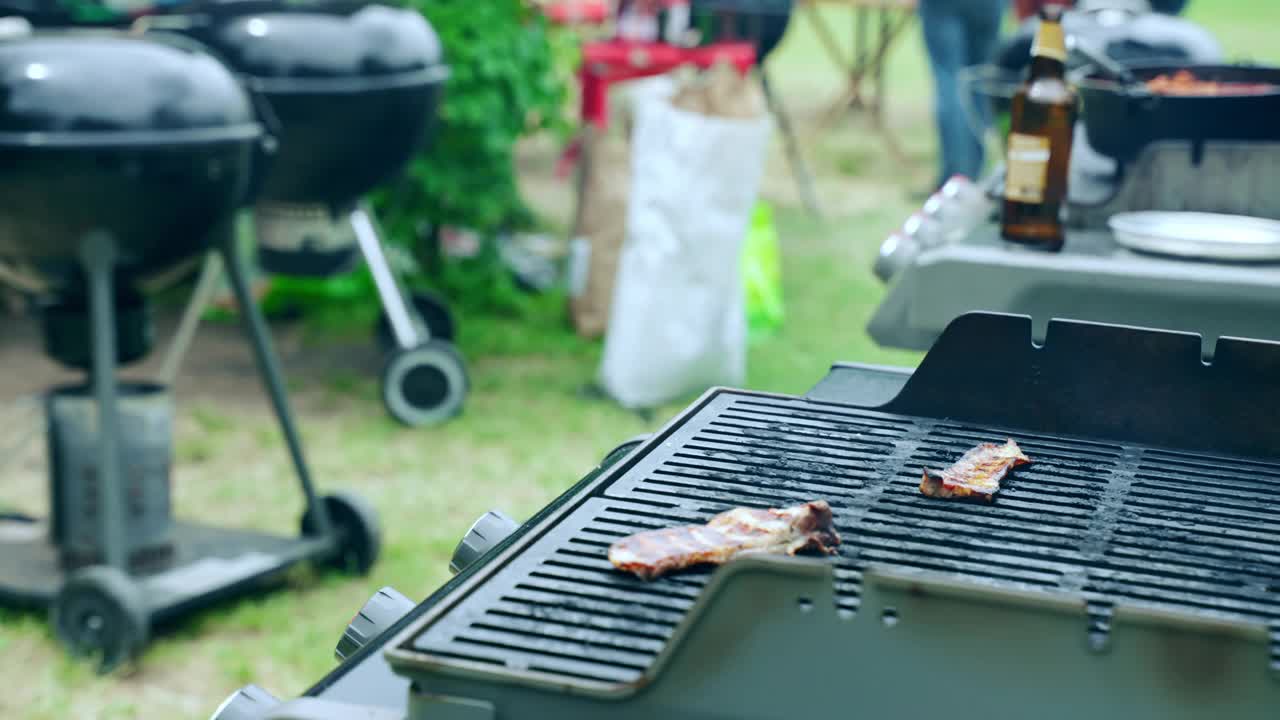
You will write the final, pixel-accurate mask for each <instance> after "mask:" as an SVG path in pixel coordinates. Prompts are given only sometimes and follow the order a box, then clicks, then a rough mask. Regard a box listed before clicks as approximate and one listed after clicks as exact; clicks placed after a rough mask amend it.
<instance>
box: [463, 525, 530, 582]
mask: <svg viewBox="0 0 1280 720" xmlns="http://www.w3.org/2000/svg"><path fill="white" fill-rule="evenodd" d="M518 527H520V523H518V522H516V521H515V520H512V519H511V518H509V517H507V515H506V514H504V513H502V512H500V511H498V510H490V511H489V512H487V513H485V514H484V515H481V516H480V519H479V520H477V521H476V522H475V524H474V525H472V526H471V529H470V530H468V531H467V534H466V535H464V536H463V538H462V542H460V543H458V547H457V548H455V549H454V551H453V559H452V560H450V561H449V572H452V573H453V574H455V575H457V574H458V573H460V572H462V571H463V570H465V569H466V568H467V566H468V565H470V564H471V563H473V562H475V561H476V559H477V558H479V557H480V556H481V555H484V554H485V553H487V552H489V550H490V549H491V548H493V547H494V546H495V545H497V544H498V543H500V542H502V540H503V538H505V537H507V536H508V535H510V534H511V533H513V532H515V530H516V528H518Z"/></svg>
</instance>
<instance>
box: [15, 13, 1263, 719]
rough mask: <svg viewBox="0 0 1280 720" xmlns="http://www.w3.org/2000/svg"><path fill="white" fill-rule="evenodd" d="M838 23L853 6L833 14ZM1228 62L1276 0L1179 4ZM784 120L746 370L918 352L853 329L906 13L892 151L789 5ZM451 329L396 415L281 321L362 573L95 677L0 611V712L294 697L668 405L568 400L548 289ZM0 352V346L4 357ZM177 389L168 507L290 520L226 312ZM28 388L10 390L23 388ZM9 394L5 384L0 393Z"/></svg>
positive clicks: (908, 81) (905, 73) (923, 127)
mask: <svg viewBox="0 0 1280 720" xmlns="http://www.w3.org/2000/svg"><path fill="white" fill-rule="evenodd" d="M835 15H837V14H836V13H833V18H832V19H833V27H835V28H846V27H848V25H849V21H848V19H847V18H844V17H835ZM1191 16H1192V17H1193V18H1194V19H1196V20H1198V21H1200V22H1203V23H1205V24H1206V25H1208V26H1209V27H1210V28H1211V29H1213V30H1214V31H1215V32H1216V33H1218V36H1219V37H1220V38H1221V39H1222V40H1223V42H1224V44H1226V46H1227V47H1228V48H1229V51H1230V54H1231V55H1232V56H1233V57H1247V58H1250V59H1253V60H1256V61H1266V60H1268V59H1270V60H1272V61H1280V51H1277V49H1276V45H1275V42H1274V40H1273V35H1274V28H1275V27H1276V26H1277V23H1278V22H1280V6H1275V7H1273V6H1272V4H1271V3H1261V2H1258V0H1196V2H1194V3H1193V4H1192V10H1191ZM772 72H773V74H774V81H775V83H776V84H777V85H778V86H779V87H780V88H782V90H783V93H784V96H785V98H786V100H787V104H788V106H789V107H790V109H791V111H792V113H793V115H794V116H795V120H796V122H797V124H798V126H799V127H800V130H801V134H802V136H803V139H804V145H805V154H806V156H807V158H808V159H809V161H810V163H811V164H812V165H813V170H814V172H815V173H816V175H817V177H818V182H819V192H820V195H821V199H822V203H823V206H824V209H825V211H826V218H825V219H824V220H822V221H819V220H815V219H812V218H810V217H808V216H807V215H806V214H805V213H804V212H803V211H802V210H801V209H799V205H798V203H797V201H796V193H795V189H794V187H793V184H792V182H791V179H790V175H789V173H788V171H787V165H786V163H785V161H784V158H783V156H782V154H781V152H780V148H779V147H777V146H775V148H774V149H773V151H772V156H771V159H770V172H769V173H768V179H767V181H766V187H765V194H766V196H767V197H768V199H770V200H771V201H773V202H774V204H775V206H776V208H777V212H776V217H777V223H778V230H779V234H780V236H781V239H782V243H783V247H784V277H785V283H786V291H787V295H786V301H787V325H786V327H785V329H783V330H782V331H781V332H780V333H779V334H778V335H776V336H774V337H771V338H768V339H765V340H762V341H760V342H758V343H755V344H753V345H752V347H751V352H750V376H749V385H750V386H751V387H752V388H759V389H764V390H772V391H783V392H802V391H803V390H805V389H806V388H808V387H809V386H811V385H812V384H813V383H814V382H815V381H817V380H818V379H819V378H820V377H821V376H822V374H823V373H824V372H825V370H826V368H827V367H828V365H829V364H830V363H831V362H832V361H834V360H860V361H868V362H877V363H891V364H913V363H914V362H916V361H917V359H918V356H916V355H913V354H910V353H902V352H896V351H890V350H885V349H881V348H878V347H876V346H875V345H874V344H873V343H872V342H871V341H870V340H869V338H867V336H866V334H865V332H864V326H865V324H866V321H867V319H868V318H869V316H870V314H871V312H872V310H873V309H874V307H875V304H876V302H877V301H878V300H879V298H880V296H881V293H882V289H881V287H880V286H879V285H878V283H877V281H876V280H875V279H874V278H873V277H872V276H871V273H870V265H871V260H872V258H873V256H874V253H875V250H876V247H877V246H878V244H879V242H880V240H881V239H882V238H883V237H884V236H885V234H886V233H887V232H888V231H889V230H890V229H891V228H893V227H894V226H895V225H897V224H898V223H900V222H901V221H902V220H903V219H904V218H905V217H906V215H907V214H908V213H910V212H911V210H912V206H913V203H912V202H911V201H910V200H909V199H908V194H909V190H911V189H917V188H922V187H923V186H924V184H925V183H927V182H928V181H929V179H930V178H931V176H932V174H933V168H932V142H933V141H932V128H931V119H930V116H929V111H928V107H929V100H928V95H929V83H928V71H927V67H926V64H925V62H924V57H923V51H922V48H921V46H920V42H919V39H918V30H917V29H915V28H912V29H910V30H908V32H907V33H906V35H905V36H904V38H903V41H902V42H901V43H900V44H899V45H898V46H897V48H896V50H895V52H894V53H893V55H892V57H891V61H890V65H889V71H888V78H889V82H890V107H889V119H890V125H891V126H892V127H893V128H894V131H895V133H896V134H897V135H898V136H899V137H900V139H901V141H902V143H903V145H904V147H905V149H906V151H907V155H908V159H907V162H905V163H899V162H895V161H894V160H892V159H891V158H890V157H889V156H888V155H887V154H886V153H885V152H884V150H883V148H882V147H881V140H880V139H879V137H878V136H877V135H876V134H875V133H874V132H872V130H871V129H870V128H869V126H868V125H867V124H866V122H865V120H863V119H861V118H857V117H853V118H851V119H849V120H847V121H845V122H844V123H843V124H841V125H839V126H837V127H834V128H830V129H827V130H822V131H820V130H818V129H817V128H815V126H814V121H815V119H816V118H817V117H818V116H820V115H821V114H822V111H823V110H824V109H825V105H826V103H827V102H828V101H829V100H830V99H832V98H834V96H835V94H836V92H837V90H838V89H839V78H838V77H837V76H836V74H835V71H834V69H833V68H832V67H831V66H830V64H829V62H828V60H827V58H826V57H825V55H824V54H823V52H822V48H821V46H820V45H819V44H818V43H817V41H816V39H815V37H814V35H813V34H812V30H811V28H810V27H809V25H808V23H807V21H805V20H804V19H803V18H801V19H798V20H797V22H796V23H794V25H793V27H792V31H791V32H790V34H789V35H788V38H787V40H786V43H785V44H784V46H783V48H782V49H781V50H780V52H779V54H778V55H777V57H776V60H775V62H774V65H773V67H772ZM555 150H556V149H555V148H554V147H553V146H551V145H550V144H548V143H545V142H531V143H530V144H529V146H528V147H527V148H526V149H525V152H524V153H523V156H522V159H521V162H522V175H523V182H524V184H525V186H526V188H527V189H528V192H529V195H530V197H531V198H533V200H534V201H535V203H536V204H537V205H538V206H539V207H540V208H542V209H543V210H544V211H545V212H546V213H548V214H549V215H551V216H552V219H553V221H555V220H556V219H557V218H558V219H559V222H561V223H563V222H564V218H565V217H566V215H565V214H566V212H567V208H568V207H569V203H568V199H567V198H568V187H567V186H566V185H565V184H564V183H561V182H560V181H558V180H556V179H554V177H552V175H551V173H550V168H551V166H552V165H553V162H554V153H555ZM459 320H460V326H461V336H460V345H461V347H462V349H463V351H464V353H465V354H466V355H467V356H468V358H469V361H470V368H469V369H470V373H471V378H472V394H471V397H470V399H469V401H468V405H467V410H466V413H465V415H464V416H463V417H461V418H460V419H458V420H457V421H455V422H453V423H451V424H449V425H447V426H444V427H441V428H436V429H431V430H417V431H413V430H404V429H402V428H400V427H398V426H396V425H395V424H393V423H392V421H390V420H389V419H387V418H386V417H385V415H384V413H383V410H382V407H381V405H380V403H379V402H378V401H377V399H376V398H377V396H376V384H375V378H376V370H377V367H378V358H377V355H376V350H375V349H374V348H373V347H372V345H373V344H372V343H371V342H369V341H368V337H367V334H365V333H360V334H358V335H356V336H353V337H350V338H338V339H332V338H329V339H325V340H323V341H320V340H316V339H314V338H312V337H309V336H308V335H306V334H305V333H302V332H300V331H299V330H298V329H297V328H282V329H281V335H280V344H281V349H282V354H283V356H284V360H285V363H286V365H287V366H288V368H289V370H290V374H291V384H292V386H293V389H294V400H295V403H296V406H297V408H298V410H299V411H300V414H301V415H302V416H303V431H304V435H305V441H306V444H307V447H308V450H309V457H310V460H311V463H312V465H313V470H314V473H315V475H316V476H317V478H318V479H319V482H320V484H321V485H322V487H324V488H326V489H334V488H339V487H341V488H349V489H352V490H355V491H358V492H359V493H361V494H363V495H364V496H365V497H366V498H367V499H369V500H370V501H371V502H372V503H373V504H374V505H376V507H377V508H378V510H379V512H380V513H381V517H382V521H383V525H384V537H385V546H384V555H383V559H382V561H381V562H380V563H379V565H378V566H377V567H376V568H375V569H374V571H373V573H372V574H371V575H370V576H369V577H366V578H359V579H351V578H344V577H338V576H318V575H315V574H313V573H311V572H309V571H299V572H296V573H294V574H293V575H291V576H290V577H289V578H287V580H286V581H285V583H284V587H283V588H282V589H281V590H280V591H277V592H273V593H269V594H266V595H262V596H259V597H255V598H250V599H246V600H242V601H238V602H235V603H232V604H228V605H225V606H222V607H219V608H215V609H213V610H210V611H207V612H204V613H201V614H199V615H197V616H195V617H193V618H191V619H190V621H189V622H185V623H183V624H182V625H180V626H178V627H176V628H173V629H167V630H164V631H163V632H161V633H159V634H158V637H157V638H156V639H155V642H154V643H153V645H152V646H151V648H150V650H149V652H148V653H147V654H146V655H145V657H143V658H142V660H141V661H140V662H139V663H137V664H136V665H135V666H133V667H131V668H128V669H126V670H125V671H124V672H121V673H118V674H116V675H115V676H112V677H109V678H98V677H96V676H94V674H93V673H92V672H91V671H90V670H89V668H87V667H85V666H84V665H82V664H79V663H76V662H73V661H70V660H68V659H66V658H65V657H64V656H63V654H62V653H61V651H60V650H59V649H58V648H57V647H56V645H55V644H54V642H53V639H52V636H51V634H50V631H49V629H48V627H47V625H46V624H45V622H44V617H43V616H42V615H39V614H32V613H23V612H14V611H9V610H0V677H4V678H8V679H9V680H10V682H8V683H7V684H6V690H5V692H4V693H0V718H20V717H21V718H41V719H43V718H50V719H52V718H135V717H137V718H162V717H163V718H201V717H207V716H208V714H209V713H210V712H212V710H213V708H214V707H216V705H217V704H218V703H219V702H220V701H221V699H222V698H223V697H224V696H226V695H227V694H228V693H229V692H231V691H232V690H234V689H235V688H236V687H238V686H240V685H242V684H244V683H247V682H255V683H258V684H261V685H263V686H264V687H266V688H267V689H269V690H271V691H273V692H275V693H276V694H278V695H281V696H284V697H289V696H293V695H296V694H297V693H298V692H300V691H301V690H303V689H305V687H307V686H308V685H309V684H311V683H312V682H314V681H315V680H317V679H318V678H319V677H320V676H321V675H322V674H323V673H325V672H326V671H328V670H329V669H330V668H331V667H332V666H333V660H332V650H333V646H334V644H335V643H336V641H337V639H338V636H339V634H340V633H341V631H342V629H343V626H344V623H345V622H346V621H347V619H348V618H349V617H350V616H351V614H352V613H353V612H354V611H355V610H356V609H357V608H358V607H359V605H360V604H361V603H362V602H363V601H364V600H365V599H366V597H367V596H368V595H369V594H370V593H372V592H373V591H374V590H376V589H377V588H378V587H380V586H382V585H388V584H390V585H395V586H396V587H397V588H398V589H400V590H401V591H402V592H404V593H405V594H407V595H409V596H411V597H417V598H421V597H424V596H426V595H427V594H428V593H430V592H431V591H432V590H433V589H434V588H436V587H438V586H439V585H440V584H441V583H442V582H443V581H444V580H445V579H446V577H447V569H446V565H447V561H448V556H449V553H450V552H451V550H452V548H453V545H454V544H455V543H456V541H457V540H458V538H459V537H460V536H461V534H462V532H463V531H464V530H465V529H466V527H467V526H468V525H469V524H470V522H471V521H472V520H473V519H474V518H475V517H476V516H478V515H479V514H480V513H481V512H483V511H485V510H487V509H489V508H491V507H498V508H502V509H504V510H506V511H507V512H509V513H510V514H512V515H513V516H515V517H518V518H523V517H528V516H529V515H531V514H532V513H533V512H534V511H535V510H536V509H538V508H539V507H541V506H542V505H544V504H546V503H547V502H548V501H549V500H550V499H551V498H553V497H554V496H556V495H557V494H558V493H560V492H561V491H563V490H564V489H565V488H566V487H568V486H569V485H570V484H571V483H573V482H574V481H575V480H577V479H578V478H579V477H580V476H581V475H582V474H583V473H584V472H586V471H587V470H588V469H589V468H591V467H592V466H593V465H594V464H595V463H596V461H597V460H598V459H599V457H600V456H601V454H602V453H604V452H605V451H607V450H608V449H609V448H611V447H613V446H614V445H615V444H616V443H617V442H619V441H621V440H623V439H625V438H627V437H630V436H632V435H634V434H636V433H639V432H645V431H648V430H651V429H653V428H654V427H656V425H657V424H658V423H660V422H661V421H662V419H663V418H665V417H669V416H670V414H671V413H673V412H674V411H676V410H677V409H678V408H679V407H680V404H673V405H672V406H670V407H668V408H664V409H663V411H662V412H660V413H659V419H658V420H654V421H644V420H642V419H640V418H639V417H637V416H636V415H634V414H631V413H627V412H624V411H622V410H620V409H617V408H615V407H613V406H611V405H609V404H606V403H602V402H595V401H589V400H585V399H583V398H582V397H581V396H580V395H579V389H580V388H581V386H582V385H583V384H584V383H586V382H588V381H590V380H591V379H592V378H593V377H594V374H595V371H596V368H597V365H598V360H599V354H600V346H599V344H598V343H593V342H586V341H582V340H580V339H578V338H576V337H575V336H574V335H573V334H572V333H571V332H569V330H568V329H567V326H566V323H565V321H564V311H563V307H562V305H561V303H560V302H559V301H558V300H557V299H555V298H552V299H549V300H547V301H546V302H543V303H541V304H540V305H538V307H537V308H536V309H535V311H534V312H531V313H530V314H529V316H527V317H521V318H509V317H495V316H489V315H473V314H465V313H464V314H463V315H462V316H461V317H460V318H459ZM21 352H23V353H26V354H27V355H28V356H29V357H28V358H27V359H26V360H25V362H27V363H30V364H32V365H33V366H36V367H37V370H38V372H36V373H35V374H34V375H33V376H41V377H43V376H44V375H49V374H51V373H53V372H54V371H53V370H51V369H50V368H49V367H48V366H46V365H40V363H44V362H45V361H43V360H42V359H40V357H39V355H38V353H37V350H36V345H35V344H33V343H32V344H30V349H23V350H22V351H21ZM5 357H6V358H12V357H15V355H14V353H13V352H10V353H9V355H6V356H5ZM188 370H189V372H188V374H187V376H185V377H184V378H183V380H182V381H180V383H179V385H178V386H177V389H176V391H177V395H178V397H177V401H178V411H179V425H178V428H177V432H178V446H177V463H176V468H175V477H174V481H175V493H176V498H175V502H176V504H177V510H178V513H179V514H180V515H183V516H185V517H191V518H199V519H200V520H202V521H214V522H220V523H226V524H234V525H241V526H248V527H256V528H263V529H270V530H275V531H280V532H289V533H292V532H294V531H295V528H296V524H297V516H298V512H299V509H300V504H301V503H300V499H299V497H298V493H297V492H296V490H295V486H294V484H293V480H292V477H291V475H290V473H289V468H288V465H287V463H286V460H285V455H284V451H283V449H282V446H281V444H280V440H279V437H278V434H277V433H276V431H275V430H274V426H273V423H272V421H271V418H270V416H269V415H268V413H267V410H266V407H265V403H264V401H263V400H262V398H261V396H260V394H259V390H258V385H257V380H256V378H255V377H254V376H253V375H252V365H251V361H250V357H249V355H248V350H247V349H246V348H245V347H244V346H243V344H242V343H240V341H239V340H238V338H237V336H236V335H235V334H234V331H233V329H231V328H228V327H223V326H217V325H214V326H207V327H206V328H205V329H204V331H203V333H202V335H201V336H200V338H199V340H198V344H197V346H196V349H195V351H194V352H193V356H192V360H191V362H190V363H189V366H188ZM38 387H41V385H35V386H32V387H24V388H22V390H21V392H31V391H34V390H36V389H37V388H38ZM9 399H11V398H6V397H0V400H5V401H7V400H9ZM19 460H20V462H17V463H12V464H9V465H7V466H6V467H5V468H4V470H3V471H4V472H5V475H4V476H3V480H0V487H3V488H4V491H3V496H4V502H5V503H9V504H14V503H16V504H17V505H18V506H19V507H20V508H22V509H27V510H31V511H34V512H38V513H40V514H44V512H45V511H44V492H45V491H44V472H45V471H44V465H43V449H42V448H38V447H37V448H32V450H31V452H30V456H29V457H23V458H20V459H19Z"/></svg>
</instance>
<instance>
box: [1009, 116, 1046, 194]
mask: <svg viewBox="0 0 1280 720" xmlns="http://www.w3.org/2000/svg"><path fill="white" fill-rule="evenodd" d="M1048 175H1049V138H1047V137H1041V136H1039V135H1024V134H1023V133H1012V134H1010V135H1009V157H1008V160H1007V162H1006V163H1005V176H1004V196H1005V199H1006V200H1013V201H1014V202H1024V203H1039V202H1044V186H1045V179H1046V178H1047V177H1048Z"/></svg>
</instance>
